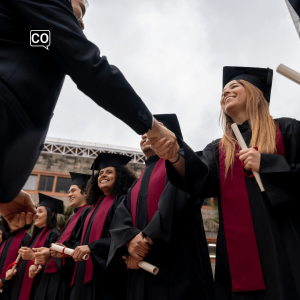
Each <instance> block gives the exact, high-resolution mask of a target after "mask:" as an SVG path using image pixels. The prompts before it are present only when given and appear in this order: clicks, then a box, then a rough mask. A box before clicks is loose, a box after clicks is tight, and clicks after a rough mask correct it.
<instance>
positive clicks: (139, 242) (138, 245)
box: [126, 232, 151, 261]
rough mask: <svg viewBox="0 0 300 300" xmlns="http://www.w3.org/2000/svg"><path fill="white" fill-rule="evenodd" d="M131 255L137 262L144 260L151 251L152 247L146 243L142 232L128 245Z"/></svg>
mask: <svg viewBox="0 0 300 300" xmlns="http://www.w3.org/2000/svg"><path fill="white" fill-rule="evenodd" d="M126 246H127V250H128V252H129V254H130V255H131V256H132V257H133V258H134V259H136V260H138V261H141V260H143V259H144V258H145V257H146V255H147V254H148V253H149V251H150V250H151V246H150V245H149V244H148V243H147V242H145V241H144V237H143V234H142V233H141V232H140V233H139V234H138V235H136V236H135V237H134V238H133V239H132V240H130V241H129V242H127V243H126Z"/></svg>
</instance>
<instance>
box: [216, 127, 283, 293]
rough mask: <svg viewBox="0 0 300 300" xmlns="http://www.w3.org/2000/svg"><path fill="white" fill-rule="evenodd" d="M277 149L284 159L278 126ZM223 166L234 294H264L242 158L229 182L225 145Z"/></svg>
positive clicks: (221, 157) (223, 201)
mask: <svg viewBox="0 0 300 300" xmlns="http://www.w3.org/2000/svg"><path fill="white" fill-rule="evenodd" d="M276 148H277V153H278V154H279V155H284V144H283V139H282V135H281V132H280V129H279V127H278V126H277V140H276ZM239 150H240V147H239V146H238V145H237V147H236V152H239ZM219 165H220V166H219V168H220V187H221V196H222V199H221V205H222V216H223V224H224V231H225V240H226V246H227V253H228V261H229V267H230V274H231V281H232V290H233V292H248V291H257V290H264V289H266V286H265V282H264V278H263V273H262V268H261V262H260V257H259V253H258V247H257V243H256V236H255V231H254V226H253V220H252V214H251V209H250V203H249V198H248V192H247V185H246V180H245V176H244V175H243V172H242V169H241V161H240V160H239V158H238V157H236V158H235V162H234V165H233V177H232V176H230V175H228V176H227V178H226V181H225V151H224V150H223V149H222V148H221V142H220V143H219ZM229 172H230V170H229ZM229 172H228V173H229ZM230 173H231V172H230ZM253 180H254V179H253ZM257 189H259V187H258V186H257Z"/></svg>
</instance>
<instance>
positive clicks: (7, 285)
mask: <svg viewBox="0 0 300 300" xmlns="http://www.w3.org/2000/svg"><path fill="white" fill-rule="evenodd" d="M17 233H18V231H14V232H12V233H10V234H9V237H8V239H7V242H6V245H5V247H4V249H3V252H2V255H1V258H0V272H1V271H2V269H3V266H4V262H5V259H6V256H7V253H8V251H9V248H10V246H11V244H12V241H13V239H14V237H15V235H16V234H17ZM30 239H31V235H30V234H28V233H25V236H24V238H23V240H22V242H21V245H20V248H21V247H24V246H26V245H27V244H28V243H29V241H30ZM1 281H2V283H3V287H2V289H3V291H2V293H0V300H10V299H11V291H12V288H13V286H14V282H15V278H14V277H13V278H12V279H11V280H5V277H4V278H1Z"/></svg>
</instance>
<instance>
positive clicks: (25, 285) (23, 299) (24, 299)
mask: <svg viewBox="0 0 300 300" xmlns="http://www.w3.org/2000/svg"><path fill="white" fill-rule="evenodd" d="M51 230H52V229H51V228H47V227H45V228H44V229H43V231H42V232H41V233H40V235H39V237H38V238H37V240H36V241H35V243H34V244H33V246H32V247H31V248H40V247H43V246H44V245H45V243H46V240H47V236H48V234H49V232H50V231H51ZM35 235H36V233H35V234H34V235H33V236H32V238H31V240H30V242H29V243H28V245H30V243H31V241H32V239H33V238H34V237H35ZM28 245H27V247H28ZM21 261H22V260H21ZM21 261H20V262H21ZM30 262H31V261H30V260H28V261H27V264H26V268H25V273H24V277H23V282H22V287H21V291H20V294H19V298H18V299H19V300H29V298H30V292H31V287H32V284H33V280H34V278H29V277H28V272H29V267H30Z"/></svg>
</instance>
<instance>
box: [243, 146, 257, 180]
mask: <svg viewBox="0 0 300 300" xmlns="http://www.w3.org/2000/svg"><path fill="white" fill-rule="evenodd" d="M253 149H255V150H256V151H258V148H257V147H253ZM242 171H243V174H244V175H245V176H246V177H254V174H253V173H252V174H251V175H247V174H246V173H245V170H244V161H242ZM250 171H251V172H252V169H250Z"/></svg>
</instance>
